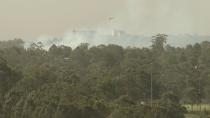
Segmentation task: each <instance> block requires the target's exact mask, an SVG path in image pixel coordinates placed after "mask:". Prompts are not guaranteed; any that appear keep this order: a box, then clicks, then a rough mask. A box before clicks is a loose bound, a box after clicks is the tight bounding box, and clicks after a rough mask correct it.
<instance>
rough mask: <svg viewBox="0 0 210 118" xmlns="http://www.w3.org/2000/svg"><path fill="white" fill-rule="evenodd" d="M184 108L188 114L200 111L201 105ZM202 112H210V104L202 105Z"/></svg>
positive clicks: (186, 105)
mask: <svg viewBox="0 0 210 118" xmlns="http://www.w3.org/2000/svg"><path fill="white" fill-rule="evenodd" d="M183 106H184V107H185V108H186V109H187V111H188V112H192V111H193V112H194V111H195V112H196V111H200V105H193V107H192V106H191V105H188V104H185V105H183ZM201 111H210V104H201Z"/></svg>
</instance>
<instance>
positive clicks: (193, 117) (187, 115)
mask: <svg viewBox="0 0 210 118" xmlns="http://www.w3.org/2000/svg"><path fill="white" fill-rule="evenodd" d="M185 118H199V116H198V115H195V114H186V115H185Z"/></svg>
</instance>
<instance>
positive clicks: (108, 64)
mask: <svg viewBox="0 0 210 118" xmlns="http://www.w3.org/2000/svg"><path fill="white" fill-rule="evenodd" d="M198 40H199V39H198ZM16 41H17V40H15V42H16ZM151 41H152V44H151V46H150V47H148V48H147V47H145V48H132V47H130V48H123V47H121V46H119V45H114V44H109V45H98V46H92V47H90V46H89V45H88V44H87V43H83V44H80V45H79V46H77V47H76V48H74V49H72V48H71V47H68V46H56V45H52V46H51V47H50V48H49V50H44V49H43V47H44V45H43V44H42V43H38V44H32V45H31V46H30V47H29V48H28V49H25V48H24V47H23V45H22V46H21V45H19V44H18V45H14V46H8V47H6V46H5V44H6V42H3V43H2V42H1V43H0V46H5V47H4V48H2V47H1V48H0V57H1V58H0V118H154V117H155V118H184V113H186V110H185V108H183V107H182V106H181V104H192V105H193V104H196V103H201V102H202V103H210V101H209V100H210V94H209V93H210V92H209V91H210V79H209V77H210V42H207V41H205V42H202V43H196V44H194V45H187V46H186V47H182V48H179V47H173V46H170V45H165V44H166V42H167V36H166V35H163V34H158V35H156V36H154V37H152V38H151ZM11 42H12V41H10V42H9V43H11ZM18 42H19V43H20V44H22V42H21V41H20V40H19V41H18ZM14 44H15V43H14ZM151 80H152V81H151ZM151 83H152V92H153V94H152V96H151ZM201 84H202V86H201ZM151 99H152V100H153V102H152V104H151Z"/></svg>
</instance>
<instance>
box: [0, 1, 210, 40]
mask: <svg viewBox="0 0 210 118" xmlns="http://www.w3.org/2000/svg"><path fill="white" fill-rule="evenodd" d="M209 4H210V1H209V0H0V40H7V39H13V38H15V37H18V38H19V37H20V38H24V39H33V38H36V37H39V36H41V35H53V36H59V35H62V34H63V33H64V32H66V31H68V30H72V29H75V28H76V29H79V28H101V29H103V28H111V29H112V28H113V29H122V30H125V31H127V32H129V33H134V34H154V33H158V32H163V33H170V34H179V33H191V34H194V33H197V34H210V23H209V21H210V13H208V12H209V11H210V7H209ZM111 16H113V17H115V20H113V21H112V22H108V20H107V19H108V17H111Z"/></svg>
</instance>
